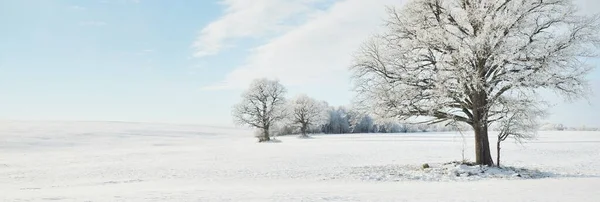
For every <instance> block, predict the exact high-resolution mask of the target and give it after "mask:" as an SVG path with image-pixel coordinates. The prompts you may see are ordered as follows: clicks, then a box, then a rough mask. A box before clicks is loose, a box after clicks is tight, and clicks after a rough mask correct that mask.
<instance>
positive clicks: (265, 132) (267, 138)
mask: <svg viewBox="0 0 600 202" xmlns="http://www.w3.org/2000/svg"><path fill="white" fill-rule="evenodd" d="M258 141H259V142H268V141H271V136H270V135H269V128H265V129H263V136H262V137H261V138H260V139H259V140H258Z"/></svg>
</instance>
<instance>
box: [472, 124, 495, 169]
mask: <svg viewBox="0 0 600 202" xmlns="http://www.w3.org/2000/svg"><path fill="white" fill-rule="evenodd" d="M474 129H475V163H477V164H479V165H488V166H493V165H494V160H492V154H491V152H490V142H489V140H488V131H487V126H483V127H481V126H476V127H474Z"/></svg>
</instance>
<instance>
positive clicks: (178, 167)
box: [0, 121, 600, 202]
mask: <svg viewBox="0 0 600 202" xmlns="http://www.w3.org/2000/svg"><path fill="white" fill-rule="evenodd" d="M279 139H280V140H282V143H271V144H258V143H256V140H255V139H253V138H252V136H251V131H247V130H239V129H231V128H219V127H206V126H181V125H165V124H136V123H118V122H114V123H101V122H6V121H3V122H0V201H544V202H546V201H579V202H581V201H600V190H598V187H600V132H541V133H540V137H539V138H538V139H537V140H534V141H531V142H529V143H526V144H525V145H518V144H514V142H512V141H507V142H505V146H504V147H503V151H504V153H503V157H504V159H503V162H504V164H506V165H510V166H514V167H525V168H529V169H533V170H535V169H537V170H539V171H540V172H543V173H545V174H547V175H548V176H549V177H548V178H542V179H522V178H518V177H515V178H501V179H498V178H493V179H490V178H477V177H460V176H459V177H456V176H455V177H449V176H448V175H439V177H437V176H436V175H429V174H423V172H422V171H419V170H418V169H419V167H420V166H421V165H422V164H423V163H429V164H432V165H437V164H441V163H444V162H449V161H454V160H461V158H462V157H461V150H462V147H463V146H462V145H463V140H462V138H461V137H460V135H457V134H454V133H421V134H394V135H386V134H360V135H321V136H315V138H313V139H298V138H296V137H281V138H279ZM492 139H494V138H492ZM472 146H473V145H472V137H471V136H470V134H468V136H467V137H466V148H465V149H466V151H465V152H466V153H465V155H466V158H468V159H473V154H472V153H473V148H472ZM411 173H412V174H411Z"/></svg>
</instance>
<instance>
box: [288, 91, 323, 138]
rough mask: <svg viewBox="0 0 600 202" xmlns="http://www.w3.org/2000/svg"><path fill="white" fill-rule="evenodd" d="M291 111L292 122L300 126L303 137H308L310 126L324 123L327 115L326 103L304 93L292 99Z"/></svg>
mask: <svg viewBox="0 0 600 202" xmlns="http://www.w3.org/2000/svg"><path fill="white" fill-rule="evenodd" d="M290 113H291V122H292V123H293V124H297V125H298V126H299V127H300V132H301V137H308V135H307V134H306V131H307V130H308V127H309V126H312V125H319V124H322V123H324V121H325V120H326V115H327V111H326V107H325V105H324V103H322V102H319V101H317V100H315V99H313V98H310V97H308V96H306V95H304V94H302V95H299V96H298V97H296V98H295V99H293V100H291V101H290Z"/></svg>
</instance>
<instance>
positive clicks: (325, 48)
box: [203, 0, 401, 90]
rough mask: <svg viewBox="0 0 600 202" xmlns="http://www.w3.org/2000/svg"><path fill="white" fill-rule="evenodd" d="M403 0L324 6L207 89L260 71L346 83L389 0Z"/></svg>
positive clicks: (288, 78)
mask: <svg viewBox="0 0 600 202" xmlns="http://www.w3.org/2000/svg"><path fill="white" fill-rule="evenodd" d="M271 3H273V2H271ZM400 3H401V2H399V1H397V0H371V1H364V0H341V1H338V2H336V3H335V4H333V5H332V6H330V7H329V8H328V9H327V10H326V11H325V12H321V13H320V14H319V15H317V16H314V17H312V18H311V19H308V20H307V21H306V22H304V23H301V24H298V25H292V26H291V29H289V30H288V31H286V32H285V33H283V34H281V35H279V36H277V37H275V38H272V39H270V40H269V41H268V42H267V43H265V44H262V45H260V46H258V47H255V48H253V49H252V50H251V52H250V54H249V55H248V56H247V58H246V62H245V63H244V64H243V65H241V66H238V67H236V68H235V69H234V70H233V71H232V72H230V73H229V74H227V76H226V77H225V78H224V79H223V80H221V81H219V82H217V83H214V84H213V85H209V86H205V87H204V88H203V89H204V90H223V89H239V88H245V87H246V86H247V85H248V84H249V83H250V82H251V81H252V80H253V79H255V78H260V77H269V78H277V79H279V80H280V81H281V82H282V83H284V84H285V85H290V86H300V85H307V84H315V83H318V84H324V85H326V84H331V83H336V84H339V83H342V84H347V83H348V82H349V80H348V77H349V75H348V71H347V68H348V66H349V65H350V62H351V61H352V53H353V52H354V51H356V50H357V48H358V47H359V46H360V44H361V43H362V42H363V41H364V40H365V39H366V38H367V37H368V36H370V35H371V34H372V33H373V32H374V31H375V30H377V29H379V28H381V27H380V25H381V20H382V19H383V17H384V16H385V5H393V4H400ZM313 9H314V10H316V9H317V8H313ZM308 12H310V11H308ZM345 90H346V89H345Z"/></svg>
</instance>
